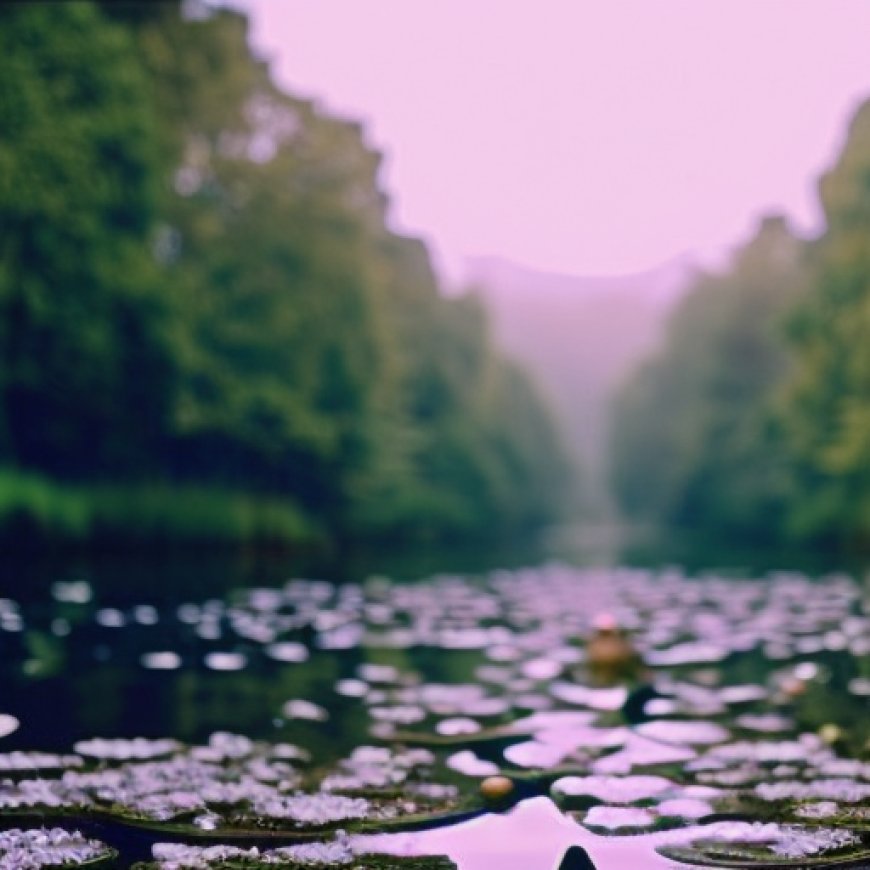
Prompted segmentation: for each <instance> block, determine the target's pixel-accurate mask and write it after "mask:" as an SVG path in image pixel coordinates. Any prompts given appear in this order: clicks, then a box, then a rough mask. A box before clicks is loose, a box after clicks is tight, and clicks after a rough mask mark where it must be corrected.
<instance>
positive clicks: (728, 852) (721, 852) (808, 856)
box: [658, 822, 870, 867]
mask: <svg viewBox="0 0 870 870" xmlns="http://www.w3.org/2000/svg"><path fill="white" fill-rule="evenodd" d="M658 851H659V852H660V853H661V854H663V855H665V856H666V857H668V858H674V859H676V860H678V861H684V862H686V863H688V864H701V865H707V866H714V867H826V866H833V865H836V864H846V862H849V863H850V864H852V866H857V865H858V862H861V861H863V860H865V859H868V858H870V847H868V844H867V843H864V842H862V839H861V837H860V836H859V835H857V834H856V833H855V832H854V831H850V830H847V829H844V828H830V827H802V826H799V825H778V824H775V823H773V822H767V823H762V822H752V823H750V822H719V823H716V824H712V825H709V826H708V827H707V829H706V830H704V831H703V833H701V834H699V836H697V838H696V839H693V840H691V841H690V842H689V843H688V844H686V845H662V846H659V847H658Z"/></svg>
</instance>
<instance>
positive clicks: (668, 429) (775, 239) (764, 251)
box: [612, 218, 803, 540]
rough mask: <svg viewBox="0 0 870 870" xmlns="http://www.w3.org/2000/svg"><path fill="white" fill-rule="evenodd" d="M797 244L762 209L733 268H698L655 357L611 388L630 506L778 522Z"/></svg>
mask: <svg viewBox="0 0 870 870" xmlns="http://www.w3.org/2000/svg"><path fill="white" fill-rule="evenodd" d="M802 256H803V253H802V246H801V244H800V243H799V242H798V241H797V240H796V239H795V238H794V237H793V236H792V235H791V234H790V233H789V231H788V229H787V227H786V225H785V223H784V221H783V220H782V219H780V218H769V219H767V220H765V221H764V222H763V223H762V225H761V227H760V229H759V231H758V234H757V235H756V237H755V238H754V239H753V240H752V241H751V242H750V243H749V244H748V245H747V246H746V247H745V248H744V249H743V250H741V251H740V252H739V254H738V255H737V257H736V259H735V261H734V263H733V265H732V266H731V268H730V269H729V270H728V271H727V272H725V273H723V274H716V275H702V276H700V278H699V279H698V280H697V282H696V285H695V287H694V289H693V290H692V291H691V292H690V293H689V295H688V296H687V297H686V298H685V299H684V301H683V302H682V303H681V304H680V306H679V307H678V309H677V310H676V311H675V313H674V315H673V317H672V320H671V322H670V324H669V329H668V333H667V338H666V343H665V347H664V348H663V350H662V351H661V352H660V354H659V355H658V357H656V358H655V359H654V360H652V361H651V362H650V363H648V364H647V365H646V366H645V367H644V368H643V369H642V370H641V371H639V372H638V373H637V375H636V376H635V377H634V379H633V380H631V381H630V382H629V383H628V384H627V385H626V386H625V388H624V390H623V392H622V393H621V395H620V396H619V398H618V401H617V404H616V407H615V414H614V419H613V425H612V433H613V435H612V437H613V456H614V468H613V479H614V486H615V491H616V493H617V496H618V498H619V501H620V503H621V505H622V507H623V509H624V510H625V511H626V513H628V515H629V516H633V517H635V518H639V519H645V520H648V521H653V522H663V523H665V524H674V525H678V526H686V527H693V528H700V529H706V530H708V531H712V532H717V533H719V534H722V533H727V534H731V535H735V534H736V535H740V536H741V537H743V538H757V539H759V538H760V539H768V540H770V539H772V538H776V537H777V536H778V535H779V534H780V533H781V532H782V525H783V512H784V510H785V505H786V502H787V501H788V498H789V486H790V483H789V480H790V471H789V460H788V456H787V455H786V454H785V453H784V452H783V444H782V440H781V435H780V432H779V428H778V425H777V422H776V418H775V415H774V412H773V408H774V403H775V401H776V397H777V394H778V391H779V389H780V388H781V386H782V384H783V382H784V381H785V379H786V377H787V375H788V371H789V368H790V358H789V352H788V348H787V346H786V342H785V321H786V317H787V315H788V313H789V312H790V310H791V309H792V308H793V306H794V305H795V304H796V302H797V301H798V299H799V298H800V297H801V295H802V293H803V290H802V285H803V282H802V279H801V268H802Z"/></svg>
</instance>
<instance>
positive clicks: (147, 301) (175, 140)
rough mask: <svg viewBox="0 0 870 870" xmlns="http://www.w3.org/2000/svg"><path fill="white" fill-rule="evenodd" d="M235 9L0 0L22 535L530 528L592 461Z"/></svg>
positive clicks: (3, 172)
mask: <svg viewBox="0 0 870 870" xmlns="http://www.w3.org/2000/svg"><path fill="white" fill-rule="evenodd" d="M247 37H248V20H247V18H246V17H245V15H244V14H242V13H241V12H238V11H233V10H230V9H226V8H215V7H195V6H193V5H191V4H182V3H181V2H176V0H166V2H156V3H148V4H142V3H125V2H109V0H104V2H93V3H87V2H82V3H75V4H72V3H69V4H66V3H63V4H4V5H3V6H2V7H0V227H2V232H0V358H2V366H0V398H2V401H0V528H2V535H3V537H4V540H6V541H10V542H14V543H19V544H20V543H27V542H31V543H32V542H39V541H44V540H47V539H48V540H52V541H70V542H94V541H97V542H104V541H111V542H112V543H124V542H140V541H145V542H149V541H155V540H173V541H174V540H203V541H210V540H225V541H246V542H247V541H265V542H285V543H286V542H291V543H304V542H315V541H320V542H323V541H327V542H346V541H353V540H357V539H367V540H374V539H381V538H384V539H394V538H400V537H401V538H407V539H410V540H432V539H438V540H442V539H453V538H476V537H487V536H493V535H505V534H512V533H514V532H516V531H518V530H523V529H530V528H537V527H540V526H542V525H544V524H546V523H548V522H550V521H552V520H553V519H554V518H555V517H557V516H558V515H559V513H560V511H561V510H562V508H563V506H564V504H565V503H566V500H568V499H569V498H570V497H571V491H572V489H573V487H574V485H575V484H574V479H575V478H574V473H573V470H572V468H571V463H570V460H569V459H568V456H567V453H566V451H565V450H564V449H563V447H562V445H561V443H560V440H559V436H558V434H557V432H556V429H555V426H554V424H553V423H552V422H551V419H550V416H549V414H548V411H547V409H546V407H545V406H544V403H543V402H542V400H541V399H540V398H539V396H538V394H537V392H536V391H535V389H534V387H533V386H532V384H531V382H530V381H529V379H527V377H526V376H525V375H524V373H523V372H522V371H520V370H519V368H518V367H517V366H515V365H514V364H513V363H511V362H510V361H509V360H507V359H506V358H505V357H503V356H502V355H501V354H500V353H499V352H498V351H497V350H496V348H495V346H494V342H493V341H492V339H491V336H490V331H489V326H488V321H487V316H486V313H485V311H484V309H483V306H482V304H481V303H480V301H479V300H478V299H477V298H476V297H475V296H474V295H473V294H471V293H466V294H464V295H459V296H456V295H453V296H448V295H445V294H444V293H442V292H441V290H440V288H439V283H438V279H437V276H436V275H435V273H434V271H433V267H432V263H431V261H430V257H429V254H428V251H427V249H426V247H425V245H424V244H423V243H422V242H421V241H419V240H416V239H413V238H406V237H402V236H400V235H398V234H396V233H395V232H393V231H391V230H390V228H389V225H388V205H389V203H388V199H387V195H386V194H385V193H384V191H382V190H381V189H380V187H379V182H378V173H379V166H380V162H381V156H380V155H379V154H378V153H377V152H376V151H375V150H373V149H372V148H371V147H370V146H369V145H368V144H367V142H366V131H365V129H364V128H363V127H362V125H361V124H358V123H354V122H352V121H348V120H345V119H340V118H336V117H332V116H330V115H329V114H328V113H326V112H324V111H323V110H321V109H320V108H319V107H318V105H316V104H315V103H314V102H312V101H310V100H306V99H301V98H298V97H296V96H294V95H293V94H289V93H286V92H284V91H282V90H281V89H279V88H278V87H277V86H276V85H275V84H274V82H273V80H272V78H271V77H270V73H269V69H268V66H267V64H266V63H265V62H264V61H263V60H261V59H260V58H258V57H256V56H255V55H254V54H253V53H252V51H251V49H250V47H249V44H248V38H247Z"/></svg>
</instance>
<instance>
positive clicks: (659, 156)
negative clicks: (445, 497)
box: [245, 0, 870, 278]
mask: <svg viewBox="0 0 870 870" xmlns="http://www.w3.org/2000/svg"><path fill="white" fill-rule="evenodd" d="M245 5H246V6H247V7H248V8H250V9H251V10H252V11H253V15H254V41H255V45H256V46H257V47H258V49H259V50H260V51H261V52H262V53H263V54H265V55H266V56H268V57H270V58H272V59H273V71H274V73H275V74H276V76H277V78H278V80H279V82H280V83H281V84H283V85H284V86H286V87H288V88H290V89H292V90H293V91H295V92H297V93H300V94H302V95H304V96H311V97H316V98H318V99H319V100H320V102H321V103H322V105H323V106H324V107H325V108H328V109H329V110H331V111H333V112H336V113H339V114H342V115H348V116H352V117H355V118H359V119H363V120H365V122H366V124H367V127H368V130H369V140H370V142H371V144H373V145H374V146H376V147H377V148H379V149H380V150H383V151H384V152H385V153H386V155H387V160H386V164H385V168H384V174H383V184H384V186H385V188H386V189H387V190H388V191H389V192H390V194H391V196H392V201H393V207H392V222H393V225H394V226H395V227H396V228H397V229H400V230H402V231H406V232H410V233H413V234H417V235H422V236H424V237H425V238H427V240H428V241H429V242H430V243H431V244H432V246H433V248H434V251H435V253H436V256H437V259H438V261H439V262H440V264H441V266H442V268H444V269H445V270H446V271H447V273H448V274H450V275H451V276H453V277H454V278H456V277H457V276H458V275H459V274H461V264H462V262H463V258H465V257H467V256H474V255H481V254H496V255H501V256H505V257H509V258H511V259H514V260H517V261H519V262H522V263H525V264H528V265H531V266H534V267H538V268H542V269H548V270H556V271H564V272H573V273H580V274H605V273H620V272H627V271H636V270H641V269H644V268H647V267H650V266H654V265H656V264H658V263H661V262H662V261H664V260H667V259H669V258H671V257H673V256H675V255H678V254H681V253H684V252H688V251H692V252H699V253H700V254H701V256H702V257H706V258H711V257H716V256H718V255H719V252H722V251H723V250H726V249H727V247H728V246H730V245H733V244H734V243H735V242H737V241H739V240H741V239H743V238H745V237H746V235H747V233H748V232H749V231H750V229H751V227H752V226H753V225H754V223H755V220H756V218H757V216H758V215H759V214H760V213H762V212H765V211H769V210H772V209H775V210H782V211H785V212H786V213H787V214H789V215H790V216H791V217H792V218H793V221H794V224H795V226H796V227H797V228H798V229H800V230H803V231H807V232H811V231H813V230H817V229H818V228H819V227H820V226H821V216H820V214H819V211H818V206H817V200H816V194H815V179H816V178H817V176H818V174H819V173H820V172H821V171H822V170H823V169H824V168H825V167H826V166H828V165H829V164H830V163H831V161H832V160H833V158H834V156H835V155H836V153H837V150H838V146H839V144H840V143H841V141H842V136H843V132H844V126H845V124H846V122H847V120H848V118H849V117H850V115H851V112H852V111H853V109H854V107H855V105H856V103H857V101H858V100H860V99H861V98H862V97H864V96H865V95H868V96H870V0H811V2H810V0H704V2H701V0H629V2H626V0H599V2H585V0H534V2H533V0H247V2H245Z"/></svg>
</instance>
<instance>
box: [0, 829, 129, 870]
mask: <svg viewBox="0 0 870 870" xmlns="http://www.w3.org/2000/svg"><path fill="white" fill-rule="evenodd" d="M116 855H117V853H116V852H115V851H114V850H113V849H110V848H109V847H108V846H107V845H106V844H105V843H101V842H100V841H99V840H89V839H87V838H85V837H83V836H82V835H81V834H80V833H79V832H78V831H72V832H71V831H66V830H63V829H62V828H34V829H30V830H21V829H20V828H13V829H12V830H8V831H0V866H2V867H8V868H10V870H13V868H14V870H37V868H41V867H86V868H98V867H102V866H104V865H109V864H110V863H111V862H113V861H114V859H115V857H116Z"/></svg>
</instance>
